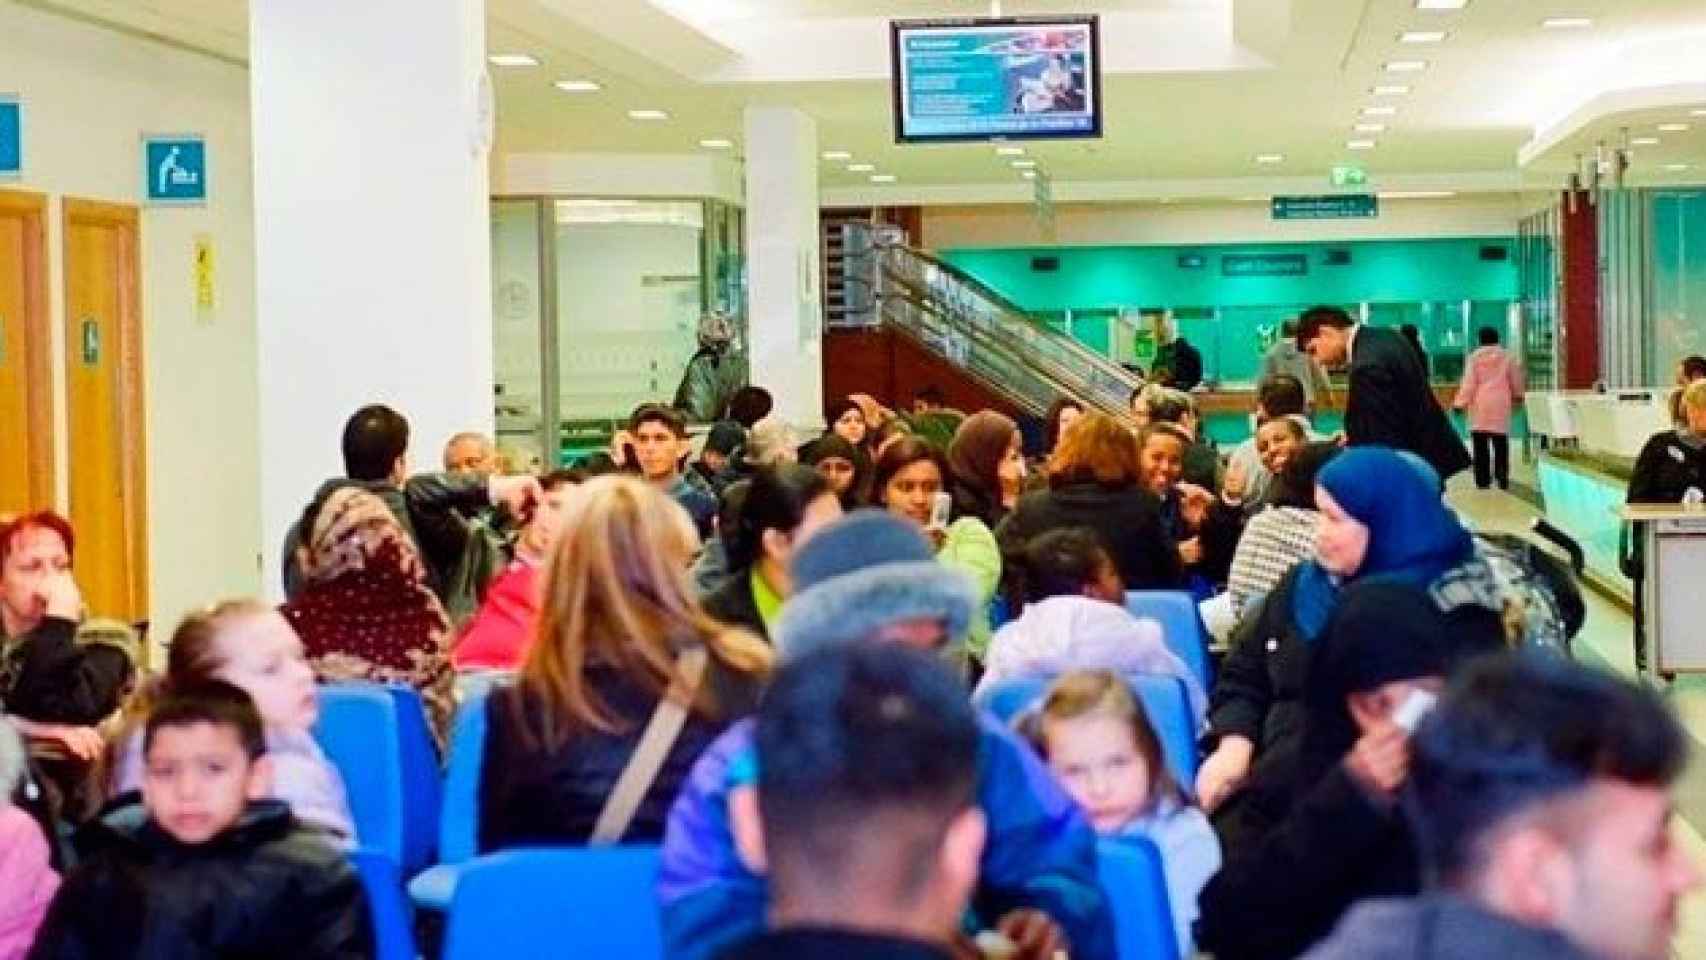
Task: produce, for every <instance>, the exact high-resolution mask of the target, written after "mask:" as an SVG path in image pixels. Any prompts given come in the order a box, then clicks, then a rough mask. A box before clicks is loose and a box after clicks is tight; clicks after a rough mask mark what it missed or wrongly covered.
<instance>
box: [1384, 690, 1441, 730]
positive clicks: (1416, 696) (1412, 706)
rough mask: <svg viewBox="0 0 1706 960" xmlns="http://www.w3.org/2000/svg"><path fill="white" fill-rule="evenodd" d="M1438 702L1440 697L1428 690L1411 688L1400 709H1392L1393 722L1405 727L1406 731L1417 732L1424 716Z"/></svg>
mask: <svg viewBox="0 0 1706 960" xmlns="http://www.w3.org/2000/svg"><path fill="white" fill-rule="evenodd" d="M1438 703H1439V697H1438V696H1436V695H1434V694H1432V693H1429V692H1428V691H1426V690H1411V691H1410V693H1409V695H1408V696H1406V697H1405V698H1404V702H1403V703H1400V704H1398V709H1396V710H1394V711H1392V722H1393V723H1395V724H1397V725H1398V726H1399V727H1401V728H1403V730H1404V732H1405V733H1415V732H1416V726H1417V725H1418V724H1420V723H1421V722H1422V718H1423V717H1425V716H1427V715H1428V714H1429V713H1431V712H1432V711H1433V708H1434V706H1435V705H1436V704H1438Z"/></svg>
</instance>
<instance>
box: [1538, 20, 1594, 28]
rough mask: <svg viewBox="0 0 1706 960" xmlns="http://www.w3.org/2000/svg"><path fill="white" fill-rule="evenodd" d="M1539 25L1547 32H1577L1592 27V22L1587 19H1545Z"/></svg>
mask: <svg viewBox="0 0 1706 960" xmlns="http://www.w3.org/2000/svg"><path fill="white" fill-rule="evenodd" d="M1540 25H1541V26H1542V27H1545V28H1546V29H1548V30H1579V29H1581V28H1582V27H1591V26H1593V21H1592V20H1590V19H1588V18H1587V17H1547V18H1546V19H1544V20H1542V21H1540Z"/></svg>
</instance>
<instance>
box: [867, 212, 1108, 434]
mask: <svg viewBox="0 0 1706 960" xmlns="http://www.w3.org/2000/svg"><path fill="white" fill-rule="evenodd" d="M844 229H846V230H847V242H846V245H845V246H846V250H847V254H846V256H847V276H846V278H845V279H846V282H847V288H848V291H849V293H848V300H849V303H850V304H851V305H852V309H850V311H849V314H848V316H849V322H850V325H858V324H861V323H862V324H864V325H871V324H875V323H886V324H889V325H890V326H892V327H894V328H895V329H896V330H897V331H899V332H900V333H901V334H903V335H905V336H907V337H908V338H910V339H912V340H914V341H917V342H918V343H920V344H921V345H923V346H924V347H925V348H926V349H928V350H929V351H930V352H932V353H935V354H937V355H938V356H941V357H942V358H944V359H946V360H948V361H949V362H951V363H953V364H954V365H956V366H958V367H960V368H961V369H964V370H965V371H967V372H968V373H969V374H971V375H972V376H973V377H974V378H976V379H977V380H978V381H979V382H981V383H982V384H983V385H984V386H986V387H988V388H990V389H991V390H993V391H995V392H996V393H999V394H1000V395H1001V396H1003V397H1005V398H1007V399H1008V400H1009V401H1011V402H1013V403H1014V404H1015V405H1016V406H1019V407H1020V408H1022V409H1024V410H1026V411H1027V412H1030V413H1033V414H1042V413H1044V412H1045V411H1046V410H1047V409H1048V407H1049V405H1050V404H1052V403H1053V402H1054V401H1055V399H1056V398H1057V397H1060V396H1063V395H1064V396H1070V397H1072V398H1074V399H1076V400H1078V401H1079V402H1080V403H1083V404H1084V405H1085V406H1086V407H1090V408H1094V409H1098V410H1102V411H1104V412H1107V413H1111V414H1115V415H1122V414H1124V413H1126V412H1127V410H1128V409H1129V406H1128V405H1129V401H1130V397H1131V392H1132V390H1133V389H1135V388H1136V387H1137V386H1138V385H1139V384H1140V383H1141V382H1142V381H1141V380H1140V379H1139V378H1138V377H1137V375H1136V374H1134V373H1132V372H1130V371H1128V370H1126V369H1125V368H1123V367H1121V366H1120V365H1118V364H1116V363H1114V362H1113V361H1111V360H1109V359H1108V358H1107V357H1104V356H1102V355H1101V354H1099V353H1097V352H1095V351H1093V350H1091V349H1089V348H1088V347H1086V346H1084V345H1083V344H1081V343H1079V342H1078V341H1077V340H1074V339H1073V338H1072V337H1070V336H1067V335H1065V334H1061V333H1057V332H1055V331H1054V330H1051V329H1049V328H1048V327H1047V326H1045V325H1043V324H1042V323H1040V322H1038V321H1037V320H1036V319H1034V318H1033V317H1031V316H1030V315H1029V314H1027V313H1026V312H1025V311H1023V310H1021V309H1019V308H1018V307H1017V306H1015V305H1014V304H1013V303H1012V302H1011V301H1009V300H1007V299H1006V298H1004V297H1002V296H1001V295H1000V294H999V293H996V292H995V291H994V290H991V289H990V288H989V287H987V286H985V285H984V284H982V283H980V282H979V281H978V280H977V279H976V278H974V277H972V276H970V275H969V274H967V273H965V272H964V271H962V270H960V269H959V268H957V267H954V266H952V265H951V264H948V263H944V262H942V261H940V260H938V259H936V258H935V257H932V256H930V255H929V254H926V253H923V252H921V251H919V250H916V249H913V248H911V247H908V246H906V245H905V243H903V242H901V241H900V239H899V238H898V237H896V236H894V235H892V234H885V233H884V232H882V231H880V230H872V229H871V228H870V227H867V226H865V225H863V224H849V225H848V226H847V227H845V228H844Z"/></svg>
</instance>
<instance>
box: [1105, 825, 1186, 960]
mask: <svg viewBox="0 0 1706 960" xmlns="http://www.w3.org/2000/svg"><path fill="white" fill-rule="evenodd" d="M1096 869H1097V873H1098V874H1100V876H1101V881H1102V892H1103V893H1104V894H1106V895H1107V897H1108V906H1109V908H1110V909H1111V910H1112V911H1113V914H1114V942H1115V943H1116V944H1117V945H1118V947H1117V950H1116V953H1115V955H1116V956H1117V957H1119V960H1179V956H1180V952H1181V951H1180V949H1179V938H1178V935H1177V934H1175V933H1174V932H1173V909H1172V905H1171V903H1170V902H1169V901H1168V899H1167V875H1166V873H1164V872H1163V871H1162V869H1161V851H1159V850H1157V849H1156V848H1155V844H1154V843H1151V842H1150V841H1148V840H1146V839H1144V838H1142V837H1121V838H1118V839H1113V838H1106V839H1103V840H1100V841H1097V844H1096Z"/></svg>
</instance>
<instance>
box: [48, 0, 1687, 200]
mask: <svg viewBox="0 0 1706 960" xmlns="http://www.w3.org/2000/svg"><path fill="white" fill-rule="evenodd" d="M29 2H31V3H33V4H34V5H37V6H43V7H49V8H52V7H59V8H62V9H74V10H75V11H76V12H77V13H78V14H79V15H82V16H85V17H89V18H96V19H106V20H111V21H113V22H116V23H122V24H125V25H126V26H128V27H130V28H133V29H137V30H141V31H144V32H147V33H151V34H155V35H159V36H162V37H166V38H169V39H171V40H174V41H176V42H181V43H184V44H187V45H192V46H198V47H202V48H205V49H208V50H210V51H212V52H216V53H218V54H220V55H223V56H226V57H229V58H233V59H242V58H243V57H244V56H245V52H246V51H245V48H246V39H245V36H246V20H247V15H246V10H247V6H246V3H245V0H29ZM1002 7H1003V12H1004V13H1006V14H1008V15H1018V14H1032V13H1063V12H1084V11H1086V10H1090V9H1094V10H1095V11H1096V12H1098V13H1100V14H1101V15H1102V18H1103V38H1102V43H1103V48H1104V61H1105V71H1106V74H1105V80H1104V106H1105V109H1106V112H1107V118H1106V129H1105V135H1104V137H1103V138H1102V139H1100V140H1096V141H1079V142H1069V143H1053V144H1045V145H1034V146H1031V147H1030V148H1029V149H1030V153H1031V156H1033V157H1034V158H1036V159H1038V160H1040V161H1041V162H1042V163H1043V165H1044V166H1045V167H1046V168H1047V170H1048V171H1049V173H1050V174H1051V175H1052V176H1053V178H1054V180H1055V182H1056V183H1057V185H1069V184H1073V183H1078V184H1081V185H1090V184H1097V185H1100V184H1123V185H1124V186H1123V192H1126V193H1130V192H1131V190H1132V184H1133V182H1137V183H1152V184H1155V185H1157V189H1158V192H1162V193H1165V192H1169V190H1168V188H1167V185H1168V184H1175V185H1176V184H1179V183H1183V182H1190V183H1211V182H1212V183H1215V184H1218V185H1219V186H1217V187H1215V188H1214V189H1213V190H1212V191H1211V192H1215V193H1222V194H1224V195H1233V194H1238V193H1262V192H1264V190H1263V185H1264V184H1265V183H1268V182H1270V181H1274V182H1278V181H1284V182H1286V183H1293V182H1297V181H1299V180H1307V179H1309V178H1320V181H1321V183H1322V185H1323V186H1325V177H1326V172H1327V170H1328V168H1329V167H1330V166H1332V165H1334V164H1336V163H1344V162H1355V163H1358V164H1360V165H1362V166H1364V167H1366V168H1367V170H1368V171H1369V173H1370V175H1371V178H1372V180H1373V181H1374V183H1375V184H1376V185H1377V186H1378V185H1391V186H1403V185H1406V184H1409V183H1413V182H1417V181H1418V180H1420V179H1426V180H1427V181H1428V182H1430V183H1431V184H1434V185H1436V186H1439V185H1444V186H1451V185H1454V183H1453V181H1454V178H1455V180H1456V181H1459V182H1458V183H1457V184H1456V185H1457V186H1459V187H1460V188H1461V189H1465V190H1476V189H1482V190H1484V189H1506V190H1509V189H1516V188H1518V187H1520V186H1527V187H1530V188H1535V189H1551V188H1553V187H1555V186H1557V185H1558V183H1559V182H1560V180H1561V177H1562V176H1563V175H1565V173H1567V171H1568V170H1569V169H1570V168H1571V167H1572V166H1573V155H1574V153H1575V152H1576V151H1578V150H1580V149H1581V148H1582V146H1583V145H1584V144H1586V145H1587V147H1588V150H1589V151H1590V152H1591V144H1592V142H1593V141H1594V140H1596V139H1598V138H1600V137H1602V136H1607V135H1608V134H1607V131H1609V132H1610V136H1611V137H1612V138H1614V137H1615V135H1616V131H1617V128H1618V127H1620V126H1624V125H1628V126H1630V127H1631V129H1632V130H1643V131H1644V130H1650V129H1651V128H1652V127H1653V126H1655V125H1656V124H1657V123H1661V122H1678V121H1680V122H1690V123H1691V125H1692V127H1693V129H1691V130H1690V131H1689V132H1688V133H1686V134H1670V135H1659V136H1661V137H1662V139H1663V143H1662V144H1661V145H1660V146H1659V147H1658V148H1651V149H1645V150H1641V151H1638V152H1637V155H1636V156H1637V171H1636V173H1637V176H1638V177H1646V178H1649V179H1650V180H1651V181H1652V182H1669V181H1673V180H1686V181H1690V182H1699V181H1701V180H1706V116H1701V117H1690V116H1688V114H1689V112H1690V105H1689V104H1678V103H1672V104H1670V105H1668V106H1666V107H1664V108H1663V109H1659V110H1651V109H1643V108H1642V104H1641V103H1640V102H1639V100H1638V99H1637V101H1636V102H1635V103H1633V104H1631V103H1627V102H1625V103H1622V104H1621V106H1620V108H1619V109H1614V110H1612V109H1608V110H1606V111H1603V112H1602V114H1603V115H1583V116H1577V115H1578V114H1581V110H1582V108H1583V106H1584V105H1585V104H1589V103H1590V102H1593V101H1594V100H1595V97H1596V96H1601V97H1602V98H1603V95H1604V94H1605V92H1606V88H1608V87H1611V86H1615V84H1617V83H1618V82H1619V81H1618V79H1617V77H1619V76H1629V75H1632V74H1630V73H1629V71H1625V70H1619V69H1617V65H1618V64H1619V57H1628V56H1630V55H1631V54H1630V51H1638V50H1641V49H1643V47H1642V45H1643V44H1646V43H1649V42H1652V41H1654V39H1655V38H1668V41H1677V40H1678V39H1679V38H1680V40H1681V41H1682V42H1689V43H1694V45H1693V46H1692V49H1694V50H1697V49H1700V47H1699V45H1698V43H1697V42H1695V40H1694V38H1693V35H1695V34H1698V35H1699V37H1698V39H1699V40H1706V2H1703V0H1471V2H1470V3H1469V5H1468V6H1467V8H1466V9H1464V10H1462V11H1458V12H1452V13H1434V12H1428V11H1418V10H1416V9H1414V5H1413V0H1111V2H1109V0H1105V2H1101V3H1096V4H1086V3H1072V2H1066V0H1007V2H1005V3H1003V4H1002ZM988 9H989V5H988V3H987V2H981V0H979V2H972V0H938V2H927V0H488V12H489V18H488V19H489V25H488V46H489V48H490V49H491V51H492V52H526V53H529V54H532V55H533V56H535V57H537V58H539V59H540V60H541V61H542V63H541V65H540V66H539V67H536V68H521V69H497V68H494V70H493V73H494V77H495V82H496V88H497V91H498V116H499V149H500V150H503V151H510V152H612V153H618V152H619V153H685V152H698V151H700V150H701V148H700V147H699V146H698V142H699V140H701V139H705V138H727V139H730V140H733V141H735V143H736V148H735V153H736V154H738V153H739V141H740V135H741V111H742V109H743V108H744V107H745V106H747V105H749V104H789V105H794V106H798V107H800V108H801V109H803V110H805V111H807V112H808V113H810V114H811V115H812V116H813V117H814V118H815V119H816V121H817V124H818V131H819V138H820V141H821V146H822V147H823V149H826V150H828V149H845V150H849V151H851V152H852V153H854V154H855V156H856V159H857V160H859V161H864V162H869V163H873V164H875V165H876V166H877V167H878V169H879V171H881V172H884V173H891V174H895V175H897V176H898V178H899V182H898V183H897V184H896V185H895V187H893V188H892V189H893V190H894V191H895V193H896V195H897V197H899V196H903V195H904V193H905V191H907V190H908V189H917V190H925V189H930V188H940V187H943V186H946V185H953V184H961V185H967V184H969V185H974V186H975V185H980V184H986V185H988V186H989V187H991V188H994V187H1005V188H1009V189H1010V188H1011V187H1012V186H1013V184H1014V181H1015V179H1016V174H1015V173H1014V172H1013V171H1012V170H1011V169H1009V168H1008V166H1007V163H1006V161H1005V160H1004V159H999V158H997V157H995V156H994V153H993V150H992V149H991V148H990V147H989V146H987V145H952V146H898V145H896V144H895V143H894V142H893V128H892V119H891V116H890V90H889V84H888V81H887V80H886V76H887V69H888V64H887V59H888V50H887V43H888V35H887V26H886V20H887V18H889V17H892V16H945V15H946V16H955V15H963V16H970V15H980V14H985V13H987V12H988ZM1563 15H1569V16H1587V17H1592V18H1593V20H1594V25H1593V26H1592V27H1591V28H1589V29H1585V30H1543V29H1542V28H1541V26H1540V21H1541V20H1542V19H1543V18H1544V17H1548V16H1563ZM1417 29H1436V30H1444V31H1447V32H1448V34H1449V35H1448V37H1447V38H1446V40H1445V41H1444V42H1443V43H1441V44H1436V45H1426V46H1407V45H1400V44H1399V43H1398V41H1397V38H1398V35H1399V34H1400V33H1401V32H1403V31H1405V30H1417ZM1394 59H1422V60H1426V61H1427V62H1428V68H1427V69H1426V70H1424V71H1422V72H1421V73H1413V74H1405V75H1402V76H1392V75H1388V74H1385V73H1383V71H1382V69H1381V66H1382V64H1384V63H1385V62H1387V61H1390V60H1394ZM1641 61H1642V62H1643V63H1650V61H1651V58H1641ZM1677 69H1680V70H1687V69H1689V65H1688V64H1687V63H1681V64H1679V65H1678V67H1677ZM1692 70H1693V73H1692V74H1690V75H1689V76H1687V77H1685V78H1677V79H1679V80H1680V79H1698V78H1699V76H1700V74H1699V71H1698V67H1697V66H1694V67H1692ZM1651 72H1652V71H1651V70H1650V69H1649V70H1648V73H1649V74H1650V73H1651ZM569 77H573V78H590V79H594V80H596V81H598V82H599V83H600V84H602V85H603V89H602V90H601V91H599V92H598V93H594V94H566V93H562V92H560V91H558V90H556V89H554V88H553V87H552V81H553V80H556V79H559V78H569ZM1664 79H1665V78H1664V77H1655V76H1644V77H1642V82H1644V83H1652V84H1659V83H1660V82H1661V81H1663V80H1664ZM1383 82H1397V83H1404V84H1408V85H1409V86H1411V87H1412V88H1413V92H1412V93H1411V94H1409V95H1407V96H1402V97H1391V98H1376V97H1373V96H1371V95H1370V93H1369V91H1370V89H1371V88H1372V87H1373V86H1374V85H1376V84H1377V83H1383ZM1701 93H1702V96H1701V100H1700V102H1697V103H1693V104H1692V108H1695V109H1706V88H1703V89H1702V91H1701ZM1625 100H1627V98H1625ZM1376 102H1383V103H1391V104H1394V105H1397V106H1398V108H1399V112H1398V113H1397V115H1396V116H1393V117H1386V118H1371V119H1373V120H1374V121H1375V122H1382V123H1385V124H1386V125H1387V127H1388V129H1387V130H1386V131H1385V132H1383V133H1380V134H1375V135H1372V137H1373V138H1374V139H1376V140H1377V141H1378V147H1377V149H1374V150H1372V151H1364V152H1353V151H1349V150H1347V149H1346V146H1345V144H1346V141H1347V140H1349V139H1352V138H1354V137H1357V136H1362V135H1359V134H1355V133H1353V131H1352V125H1353V124H1354V123H1356V122H1357V121H1358V120H1359V116H1358V112H1359V110H1360V109H1361V108H1363V107H1365V106H1368V105H1370V104H1372V103H1376ZM635 108H657V109H663V110H667V111H668V112H669V113H670V115H671V119H670V120H669V121H668V122H665V123H641V122H636V121H632V120H629V119H628V118H627V116H626V113H627V111H628V110H630V109H635ZM1566 119H1569V120H1570V122H1571V124H1572V125H1573V126H1572V128H1571V129H1565V130H1561V131H1560V130H1554V131H1553V134H1552V135H1550V137H1549V141H1548V142H1547V143H1546V144H1541V145H1539V146H1544V147H1545V148H1546V149H1544V150H1538V151H1536V153H1535V155H1534V156H1532V157H1529V158H1527V159H1528V163H1527V164H1519V160H1518V157H1519V152H1521V151H1523V149H1524V146H1525V144H1529V142H1530V141H1531V140H1534V139H1535V138H1536V134H1537V131H1540V130H1544V129H1548V128H1555V127H1557V125H1558V124H1560V122H1562V121H1564V120H1566ZM1577 128H1579V129H1577ZM1634 135H1640V134H1639V133H1636V134H1634ZM1655 135H1657V134H1655ZM1551 140H1555V141H1556V143H1552V142H1550V141H1551ZM1258 153H1279V154H1283V155H1284V156H1285V160H1284V162H1283V163H1279V164H1273V165H1261V166H1258V165H1257V164H1255V163H1254V160H1253V158H1254V156H1255V155H1256V154H1258ZM1672 164H1688V165H1689V167H1690V169H1689V170H1688V171H1686V172H1682V173H1675V172H1670V171H1666V170H1664V169H1663V168H1664V167H1665V166H1667V165H1672ZM843 167H844V164H838V163H827V162H826V163H825V164H824V166H823V169H822V183H823V186H824V187H825V188H826V189H836V188H852V187H859V186H865V185H867V184H868V179H867V178H868V175H867V174H863V173H859V174H855V173H849V172H847V171H846V170H845V169H844V168H843ZM885 189H890V188H885ZM1057 189H1058V187H1057ZM1139 192H1141V191H1139Z"/></svg>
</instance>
